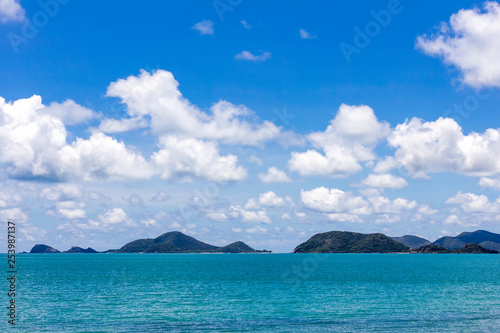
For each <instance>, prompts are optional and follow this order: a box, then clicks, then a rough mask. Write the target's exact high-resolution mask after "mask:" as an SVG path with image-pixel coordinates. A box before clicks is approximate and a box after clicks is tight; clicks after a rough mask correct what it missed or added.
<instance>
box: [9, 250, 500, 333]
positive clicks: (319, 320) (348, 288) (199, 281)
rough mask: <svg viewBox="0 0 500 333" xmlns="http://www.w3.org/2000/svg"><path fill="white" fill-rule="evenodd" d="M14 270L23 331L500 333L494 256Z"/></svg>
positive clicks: (499, 283) (77, 264)
mask: <svg viewBox="0 0 500 333" xmlns="http://www.w3.org/2000/svg"><path fill="white" fill-rule="evenodd" d="M5 262H7V260H6V259H5ZM17 266H18V267H17V268H18V281H17V289H18V293H17V297H16V304H17V311H18V323H17V325H16V329H15V331H18V332H30V333H31V332H192V331H202V332H203V331H205V332H208V331H214V332H500V255H469V254H464V255H456V254H451V255H448V254H441V255H425V254H413V255H411V254H321V255H309V254H24V255H18V257H17ZM4 272H6V270H5V271H4ZM4 274H5V275H7V273H4ZM4 281H6V280H4ZM3 285H4V289H5V292H2V294H3V295H4V297H3V298H2V299H3V304H4V305H5V306H2V308H3V309H4V310H3V311H4V312H5V315H4V316H2V317H3V319H2V324H1V325H0V330H1V331H2V332H6V331H7V329H9V331H10V330H11V328H10V327H8V325H7V320H8V319H7V316H6V312H7V310H6V306H7V305H8V303H7V302H8V299H7V297H6V294H7V289H8V285H7V281H6V282H5V283H4V284H3Z"/></svg>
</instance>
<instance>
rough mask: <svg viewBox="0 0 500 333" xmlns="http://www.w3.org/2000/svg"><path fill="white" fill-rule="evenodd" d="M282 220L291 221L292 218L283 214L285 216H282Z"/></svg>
mask: <svg viewBox="0 0 500 333" xmlns="http://www.w3.org/2000/svg"><path fill="white" fill-rule="evenodd" d="M281 219H282V220H291V219H292V218H291V217H290V214H288V213H283V215H281Z"/></svg>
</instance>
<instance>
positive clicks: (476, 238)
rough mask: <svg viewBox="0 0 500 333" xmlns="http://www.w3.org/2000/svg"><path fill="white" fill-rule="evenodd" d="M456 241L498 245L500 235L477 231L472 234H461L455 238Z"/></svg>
mask: <svg viewBox="0 0 500 333" xmlns="http://www.w3.org/2000/svg"><path fill="white" fill-rule="evenodd" d="M457 238H458V239H460V240H462V241H464V242H466V243H475V244H480V243H482V242H493V243H500V235H499V234H495V233H492V232H489V231H486V230H477V231H474V232H462V233H461V234H460V235H458V236H457Z"/></svg>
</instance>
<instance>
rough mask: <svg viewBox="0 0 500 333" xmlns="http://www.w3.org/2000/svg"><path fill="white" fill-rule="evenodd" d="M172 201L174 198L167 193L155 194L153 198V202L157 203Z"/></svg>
mask: <svg viewBox="0 0 500 333" xmlns="http://www.w3.org/2000/svg"><path fill="white" fill-rule="evenodd" d="M170 199H172V196H171V195H169V194H166V193H165V192H162V191H160V192H158V193H156V194H155V196H154V197H152V198H151V201H155V202H165V201H168V200H170Z"/></svg>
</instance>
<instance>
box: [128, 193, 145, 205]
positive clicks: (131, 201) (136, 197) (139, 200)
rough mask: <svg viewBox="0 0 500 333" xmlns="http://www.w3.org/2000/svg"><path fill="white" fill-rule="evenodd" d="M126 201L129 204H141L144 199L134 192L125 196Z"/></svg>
mask: <svg viewBox="0 0 500 333" xmlns="http://www.w3.org/2000/svg"><path fill="white" fill-rule="evenodd" d="M127 202H128V204H129V205H130V206H142V205H143V203H144V200H142V198H141V196H140V195H139V194H136V193H134V194H132V195H131V196H129V197H128V198H127Z"/></svg>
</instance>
